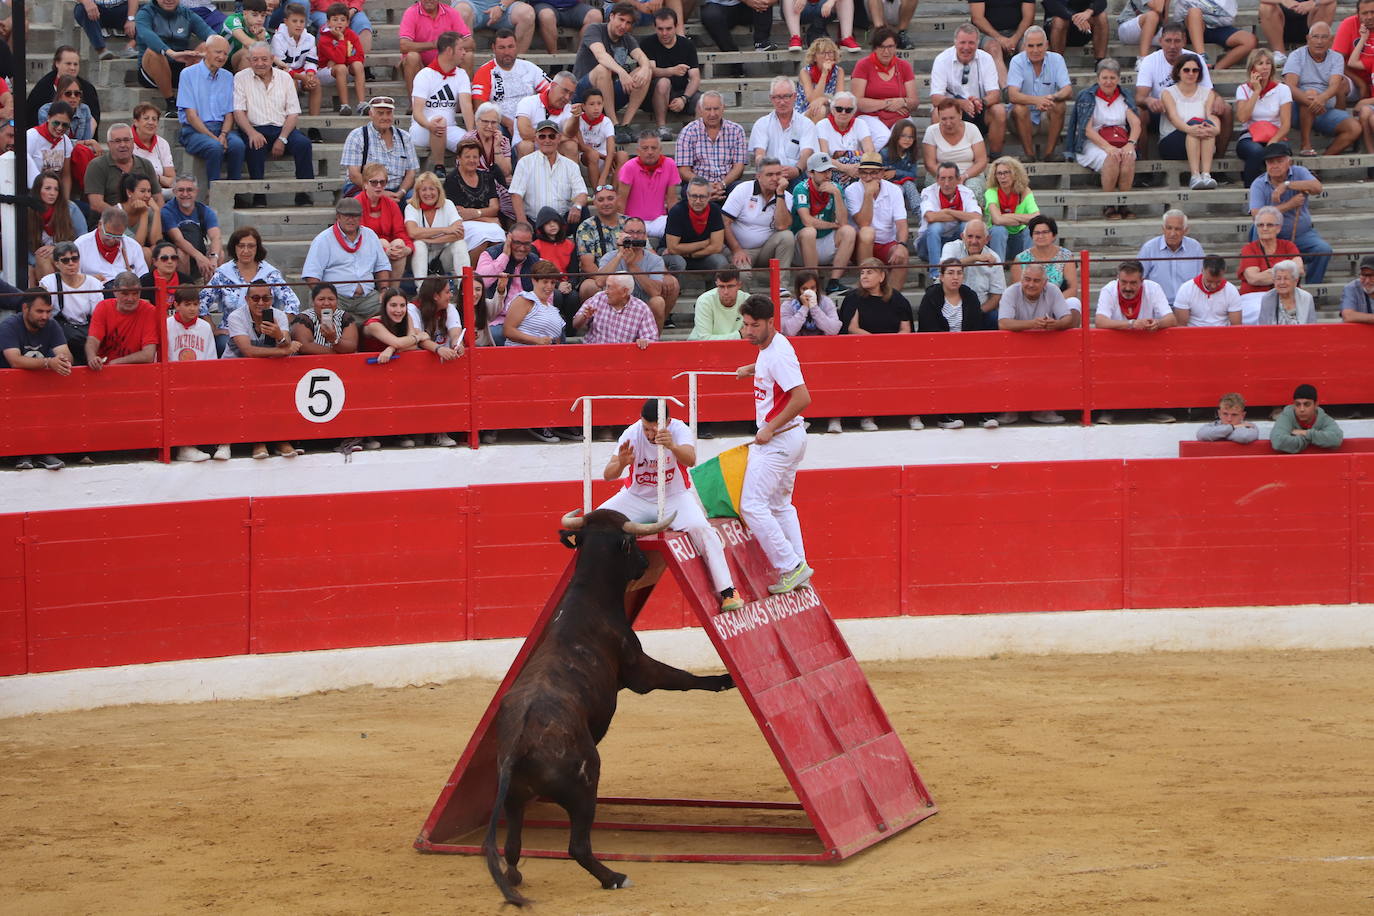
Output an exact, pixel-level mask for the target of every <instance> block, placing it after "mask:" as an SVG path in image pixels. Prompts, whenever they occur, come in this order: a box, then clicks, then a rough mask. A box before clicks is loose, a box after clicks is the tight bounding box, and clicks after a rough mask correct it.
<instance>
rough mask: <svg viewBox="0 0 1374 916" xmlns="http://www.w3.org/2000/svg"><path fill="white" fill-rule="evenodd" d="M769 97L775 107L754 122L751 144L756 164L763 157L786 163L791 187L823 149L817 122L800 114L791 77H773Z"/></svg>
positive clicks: (750, 137) (784, 173)
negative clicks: (820, 148)
mask: <svg viewBox="0 0 1374 916" xmlns="http://www.w3.org/2000/svg"><path fill="white" fill-rule="evenodd" d="M768 99H769V101H770V102H772V104H773V110H772V111H770V112H769V113H768V114H766V115H764V116H763V117H762V118H759V119H758V120H757V121H755V122H754V129H753V130H751V131H750V132H749V145H750V147H752V148H753V150H754V164H755V166H757V164H758V163H759V162H760V161H761V160H763V159H776V160H778V161H779V162H781V163H782V173H783V178H784V180H785V181H786V182H787V184H788V186H789V187H790V186H791V185H792V184H793V183H794V182H795V181H796V180H797V179H798V178H799V177H801V175H802V173H803V172H804V171H806V162H807V160H808V159H810V158H811V154H812V153H814V152H816V150H817V149H818V148H819V147H817V145H816V125H815V124H813V123H812V122H811V121H810V120H808V119H807V118H804V117H802V116H801V115H799V114H798V113H797V108H796V101H797V90H796V89H795V88H794V87H793V85H792V81H791V80H790V79H788V78H787V77H785V76H775V77H773V81H772V83H771V84H770V85H769V87H768Z"/></svg>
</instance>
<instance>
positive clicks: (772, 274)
mask: <svg viewBox="0 0 1374 916" xmlns="http://www.w3.org/2000/svg"><path fill="white" fill-rule="evenodd" d="M768 284H769V286H770V287H771V289H769V290H768V298H770V299H772V300H773V308H774V310H775V314H776V310H778V309H781V308H782V264H781V263H780V262H779V261H778V259H777V258H769V259H768Z"/></svg>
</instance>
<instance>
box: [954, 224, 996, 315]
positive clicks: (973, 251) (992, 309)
mask: <svg viewBox="0 0 1374 916" xmlns="http://www.w3.org/2000/svg"><path fill="white" fill-rule="evenodd" d="M951 260H953V261H958V262H959V266H960V267H962V268H963V275H962V277H961V278H960V283H961V285H962V286H964V287H965V288H967V289H970V290H972V291H973V294H974V296H975V297H977V299H978V307H979V308H980V309H981V310H982V316H983V318H982V321H983V327H984V328H985V329H989V330H995V329H996V327H997V308H998V305H999V304H1000V303H1001V301H1002V293H1003V292H1005V291H1006V288H1007V278H1006V274H1005V273H1003V271H1002V265H1001V263H999V262H1000V261H1002V260H1003V258H1002V256H1001V255H999V254H998V253H997V252H995V251H993V250H992V248H991V247H990V246H989V245H988V227H987V224H986V223H984V222H983V221H982V220H981V219H975V220H969V221H968V222H967V223H964V231H963V233H962V234H960V236H959V238H957V239H954V240H953V241H951V242H945V247H944V248H942V249H941V250H940V263H941V264H948V263H949V262H950V261H951ZM968 330H970V331H972V330H974V328H973V327H972V326H970V327H969V328H968Z"/></svg>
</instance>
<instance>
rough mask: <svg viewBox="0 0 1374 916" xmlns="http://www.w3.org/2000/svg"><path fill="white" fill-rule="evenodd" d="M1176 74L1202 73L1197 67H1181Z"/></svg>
mask: <svg viewBox="0 0 1374 916" xmlns="http://www.w3.org/2000/svg"><path fill="white" fill-rule="evenodd" d="M1178 72H1179V73H1201V72H1202V69H1201V68H1199V67H1183V68H1182V69H1180V70H1179V71H1178Z"/></svg>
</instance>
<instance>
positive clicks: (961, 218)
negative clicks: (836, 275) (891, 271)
mask: <svg viewBox="0 0 1374 916" xmlns="http://www.w3.org/2000/svg"><path fill="white" fill-rule="evenodd" d="M934 174H935V184H933V185H931V186H929V187H927V188H926V189H925V190H924V191H922V192H921V228H920V231H919V234H918V235H917V237H916V244H917V246H918V250H919V251H921V252H922V253H923V254H924V255H925V258H926V264H928V265H930V268H931V276H932V277H933V276H934V273H935V270H936V266H937V265H938V264H939V263H940V252H941V251H942V250H943V248H944V246H945V243H946V242H949V241H952V240H954V239H956V238H958V237H959V234H960V233H961V232H963V231H964V224H965V223H968V222H969V221H971V220H975V219H976V220H981V219H982V218H983V208H982V207H980V206H978V199H977V198H976V197H975V196H974V194H973V192H972V191H971V190H969V188H968V187H967V186H965V185H963V184H961V183H960V181H959V167H958V166H956V165H955V164H954V163H952V162H941V163H940V164H939V165H938V166H936V167H935V169H934ZM851 205H852V201H851ZM851 209H852V207H851ZM856 218H857V217H856ZM858 221H859V224H860V225H863V221H862V219H859V220H858ZM903 222H905V221H903ZM859 254H860V256H862V255H863V235H862V233H860V237H859ZM894 282H895V281H894Z"/></svg>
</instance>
